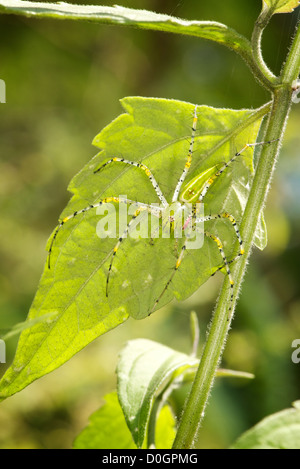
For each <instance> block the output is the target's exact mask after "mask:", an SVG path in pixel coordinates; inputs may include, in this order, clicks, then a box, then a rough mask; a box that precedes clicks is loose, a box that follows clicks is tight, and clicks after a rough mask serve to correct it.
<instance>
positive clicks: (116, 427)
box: [73, 392, 136, 449]
mask: <svg viewBox="0 0 300 469" xmlns="http://www.w3.org/2000/svg"><path fill="white" fill-rule="evenodd" d="M104 399H105V401H106V403H105V404H104V405H103V406H102V407H100V409H99V410H97V411H96V412H94V413H93V414H92V415H91V417H90V421H89V425H88V426H87V427H86V428H84V429H83V430H82V432H81V433H80V434H79V435H78V436H77V438H76V439H75V441H74V443H73V447H74V448H75V449H136V445H135V444H134V442H133V440H132V437H131V434H130V431H129V429H128V427H127V425H126V422H125V419H124V415H123V413H122V409H121V407H120V404H119V401H118V396H117V393H116V392H113V393H110V394H107V395H106V396H105V397H104Z"/></svg>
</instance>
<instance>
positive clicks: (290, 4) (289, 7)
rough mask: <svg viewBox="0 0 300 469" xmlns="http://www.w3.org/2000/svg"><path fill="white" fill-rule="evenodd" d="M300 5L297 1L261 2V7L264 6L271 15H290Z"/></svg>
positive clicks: (277, 0) (274, 0) (275, 0)
mask: <svg viewBox="0 0 300 469" xmlns="http://www.w3.org/2000/svg"><path fill="white" fill-rule="evenodd" d="M299 4H300V2H299V0H263V7H264V8H265V7H266V6H267V7H268V8H270V9H271V10H274V11H273V13H274V14H275V13H291V12H292V11H293V10H294V9H295V8H297V6H298V5H299Z"/></svg>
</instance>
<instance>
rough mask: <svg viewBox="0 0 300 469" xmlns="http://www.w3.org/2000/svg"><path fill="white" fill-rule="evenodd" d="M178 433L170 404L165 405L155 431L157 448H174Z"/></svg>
mask: <svg viewBox="0 0 300 469" xmlns="http://www.w3.org/2000/svg"><path fill="white" fill-rule="evenodd" d="M175 434H176V421H175V418H174V415H173V413H172V411H171V409H170V407H169V406H168V405H165V406H164V407H163V408H162V409H161V411H160V413H159V416H158V419H157V425H156V432H155V449H169V448H172V443H173V441H174V438H175Z"/></svg>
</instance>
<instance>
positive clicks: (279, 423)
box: [231, 401, 300, 449]
mask: <svg viewBox="0 0 300 469" xmlns="http://www.w3.org/2000/svg"><path fill="white" fill-rule="evenodd" d="M299 403H300V401H297V402H296V403H295V404H294V408H293V409H286V410H282V411H281V412H278V413H276V414H273V415H270V416H269V417H266V418H265V419H263V420H262V421H261V422H260V423H258V424H257V425H255V426H254V427H253V428H251V429H250V430H248V431H247V432H246V433H244V434H243V435H242V436H241V437H240V438H239V439H238V440H237V441H236V442H235V443H234V444H233V445H232V446H231V449H300V408H299Z"/></svg>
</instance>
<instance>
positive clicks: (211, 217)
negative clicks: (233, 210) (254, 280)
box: [196, 212, 245, 259]
mask: <svg viewBox="0 0 300 469" xmlns="http://www.w3.org/2000/svg"><path fill="white" fill-rule="evenodd" d="M221 218H224V219H226V220H229V221H230V223H231V225H232V226H233V228H234V231H235V234H236V237H237V240H238V242H239V246H240V252H239V254H238V255H237V256H236V257H235V259H238V258H239V257H240V256H242V255H243V254H244V253H245V250H244V246H243V240H242V238H241V234H240V230H239V227H238V224H237V222H236V221H235V218H234V217H233V216H232V215H230V213H227V212H224V213H221V214H218V215H206V216H205V217H201V218H197V219H196V223H201V222H205V221H211V220H218V219H221Z"/></svg>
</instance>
